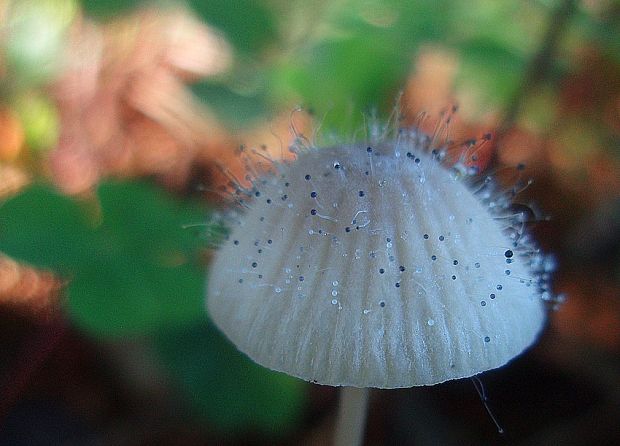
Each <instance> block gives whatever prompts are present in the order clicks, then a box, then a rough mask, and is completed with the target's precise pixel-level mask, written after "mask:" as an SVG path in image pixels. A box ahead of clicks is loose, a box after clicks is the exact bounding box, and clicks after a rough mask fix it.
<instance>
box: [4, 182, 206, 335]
mask: <svg viewBox="0 0 620 446" xmlns="http://www.w3.org/2000/svg"><path fill="white" fill-rule="evenodd" d="M97 197H98V200H92V201H74V200H72V199H70V198H67V197H65V196H62V195H60V194H58V193H57V192H55V191H54V190H53V189H52V188H51V187H49V186H45V185H34V186H32V187H30V188H29V189H27V190H26V191H25V192H23V193H22V194H20V195H18V196H16V197H14V198H12V199H11V200H9V201H7V202H5V203H4V204H2V205H1V206H0V250H1V251H4V252H6V253H7V254H9V255H11V256H13V257H15V258H18V259H21V260H25V261H27V262H29V263H32V264H34V265H38V266H43V267H47V268H52V269H55V270H56V271H59V272H60V273H61V274H64V275H65V276H66V277H67V278H68V279H69V286H68V294H69V300H68V311H69V313H70V315H71V317H72V318H73V319H74V321H75V322H76V323H77V324H78V325H80V326H82V327H83V328H85V329H86V330H88V331H90V332H92V333H94V334H97V335H105V336H112V335H124V334H135V333H144V332H151V331H156V330H158V329H161V328H162V327H166V326H181V325H182V324H185V323H188V322H191V321H195V320H198V319H200V318H201V317H202V315H203V313H204V309H203V308H204V305H203V300H204V297H203V294H204V291H203V290H204V274H203V272H202V271H201V268H199V267H198V265H197V262H196V260H195V256H196V254H197V248H198V247H199V246H200V245H201V242H200V240H199V238H198V236H197V234H196V231H190V230H186V229H183V228H182V226H183V225H184V224H188V223H196V222H200V221H204V220H205V217H206V216H205V213H204V211H203V210H202V209H201V207H200V206H198V205H196V204H193V203H188V202H182V201H180V200H176V201H175V200H174V199H173V198H172V197H169V196H166V195H165V194H164V193H163V192H162V191H161V190H159V189H157V188H156V187H154V186H153V185H150V184H148V183H110V184H103V185H101V186H100V188H99V190H98V191H97ZM201 229H203V228H201Z"/></svg>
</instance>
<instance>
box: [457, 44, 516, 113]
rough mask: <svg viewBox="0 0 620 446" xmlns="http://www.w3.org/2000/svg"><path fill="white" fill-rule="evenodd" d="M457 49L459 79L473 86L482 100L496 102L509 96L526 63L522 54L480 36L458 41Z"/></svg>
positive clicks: (501, 101) (509, 97) (507, 99)
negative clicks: (460, 58)
mask: <svg viewBox="0 0 620 446" xmlns="http://www.w3.org/2000/svg"><path fill="white" fill-rule="evenodd" d="M460 51H461V55H462V68H461V71H460V74H459V81H460V82H466V83H467V84H469V85H473V86H475V87H476V88H477V89H479V90H480V91H482V92H483V94H482V96H484V97H485V99H486V100H488V101H490V102H495V103H496V104H499V105H504V104H505V103H506V102H507V101H509V100H510V99H511V98H512V96H513V95H514V93H515V91H516V89H517V88H518V87H519V81H520V80H521V79H522V77H523V73H524V70H525V67H526V65H527V59H526V57H525V55H524V54H522V53H518V52H516V51H514V50H513V49H512V48H510V47H509V46H507V45H505V44H503V43H502V42H498V41H496V40H494V39H491V38H484V37H480V38H476V39H471V40H468V41H466V42H464V43H462V44H461V45H460Z"/></svg>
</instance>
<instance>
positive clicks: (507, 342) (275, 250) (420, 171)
mask: <svg viewBox="0 0 620 446" xmlns="http://www.w3.org/2000/svg"><path fill="white" fill-rule="evenodd" d="M413 149H415V147H412V146H411V145H409V146H407V145H404V144H398V143H382V144H381V145H378V146H373V148H372V149H371V148H368V149H367V147H366V146H363V147H362V146H341V147H335V148H331V149H321V150H310V151H307V152H304V153H301V154H299V156H298V158H297V160H296V161H295V162H293V163H291V164H290V165H281V166H279V167H278V171H277V173H275V174H273V175H268V176H265V177H264V178H261V179H258V180H257V181H256V183H255V184H256V188H255V189H254V190H253V191H252V194H254V195H255V197H254V198H253V201H251V202H249V207H250V209H249V210H247V211H246V212H245V213H243V214H242V215H241V217H240V219H239V221H238V224H237V225H236V226H235V227H233V228H232V231H231V233H230V237H229V239H228V240H227V241H226V242H225V243H224V245H223V246H222V248H221V249H220V250H219V252H218V253H217V255H216V258H215V261H214V263H213V264H212V266H211V268H210V279H209V286H208V310H209V312H210V315H211V317H212V319H213V320H214V321H215V323H216V324H217V326H218V327H219V328H220V329H221V330H222V331H223V332H224V333H225V334H226V335H227V336H228V337H229V338H230V340H231V341H232V342H233V343H234V344H235V345H236V346H237V347H238V348H239V349H240V350H241V351H242V352H245V353H246V354H247V355H248V356H250V357H251V358H252V359H253V360H254V361H256V362H257V363H259V364H262V365H263V366H265V367H268V368H271V369H274V370H278V371H282V372H285V373H287V374H290V375H293V376H296V377H299V378H302V379H305V380H308V381H312V382H317V383H320V384H328V385H335V386H340V385H346V386H355V387H380V388H396V387H410V386H417V385H430V384H436V383H440V382H442V381H446V380H449V379H455V378H462V377H468V376H472V375H475V374H477V373H480V372H482V371H485V370H488V369H492V368H496V367H499V366H501V365H503V364H505V363H506V362H508V361H510V360H511V359H512V358H513V357H515V356H516V355H518V354H520V353H521V352H522V351H523V350H524V349H526V348H527V347H528V346H529V345H531V344H532V343H533V342H534V341H535V339H536V337H537V336H538V334H539V332H540V330H541V328H542V326H543V324H544V319H545V309H544V305H543V301H542V299H541V290H540V288H539V287H538V285H537V284H538V281H539V280H540V274H539V272H538V271H536V270H535V268H533V267H532V265H531V264H532V259H531V256H532V254H531V252H530V251H531V246H524V245H523V244H521V243H520V242H519V241H518V239H515V238H511V237H509V236H508V235H507V233H506V227H507V226H510V224H511V223H512V221H511V219H510V218H507V217H505V216H503V215H502V214H501V213H498V211H495V210H492V209H490V207H493V206H490V205H489V203H488V202H485V201H484V200H483V199H482V198H481V197H480V194H476V193H474V192H472V190H471V188H470V186H469V185H468V184H467V183H466V182H465V181H464V180H463V178H462V176H461V175H459V174H458V172H456V171H455V170H450V169H447V168H446V167H444V166H443V165H442V164H441V163H440V162H439V161H437V160H436V159H435V157H433V156H431V155H430V154H429V153H426V152H424V151H423V150H421V149H419V150H418V151H415V153H414V150H413ZM496 207H498V206H496Z"/></svg>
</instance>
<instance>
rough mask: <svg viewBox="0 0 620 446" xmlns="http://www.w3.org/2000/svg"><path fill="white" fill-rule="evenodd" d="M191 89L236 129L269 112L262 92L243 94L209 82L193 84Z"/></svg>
mask: <svg viewBox="0 0 620 446" xmlns="http://www.w3.org/2000/svg"><path fill="white" fill-rule="evenodd" d="M191 89H192V91H193V92H194V94H195V95H196V96H197V97H198V98H200V99H201V100H202V101H204V102H205V103H206V104H207V105H208V106H209V107H211V108H212V109H213V110H214V111H215V113H216V114H217V115H218V117H219V118H220V119H222V120H223V121H224V122H226V123H227V124H229V125H231V126H232V127H234V128H242V127H244V126H247V125H249V124H251V123H252V121H254V120H257V119H259V118H262V117H265V116H266V115H267V114H268V112H269V106H268V104H267V98H266V97H265V95H264V94H263V93H260V92H259V93H250V94H241V93H238V92H235V91H233V90H232V89H230V88H229V87H227V86H225V85H222V84H218V83H213V82H209V81H204V82H199V83H196V84H193V85H192V86H191Z"/></svg>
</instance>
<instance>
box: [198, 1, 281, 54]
mask: <svg viewBox="0 0 620 446" xmlns="http://www.w3.org/2000/svg"><path fill="white" fill-rule="evenodd" d="M189 4H190V5H191V7H192V8H193V9H194V11H196V13H197V14H198V15H199V16H200V17H201V18H202V19H203V20H204V21H205V23H207V24H209V25H213V26H215V27H216V28H218V29H219V30H220V31H221V32H223V33H224V34H225V35H226V37H227V39H228V41H229V42H230V43H231V44H232V45H233V46H234V47H235V48H236V49H237V51H240V52H241V53H244V54H247V55H255V54H256V53H257V52H258V51H259V50H260V49H261V48H263V47H264V46H265V45H267V44H268V43H270V42H272V41H273V40H274V39H275V37H276V30H275V28H274V18H273V15H272V11H271V10H270V9H269V8H268V7H267V5H266V4H265V2H263V1H256V0H209V1H205V0H190V1H189Z"/></svg>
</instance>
